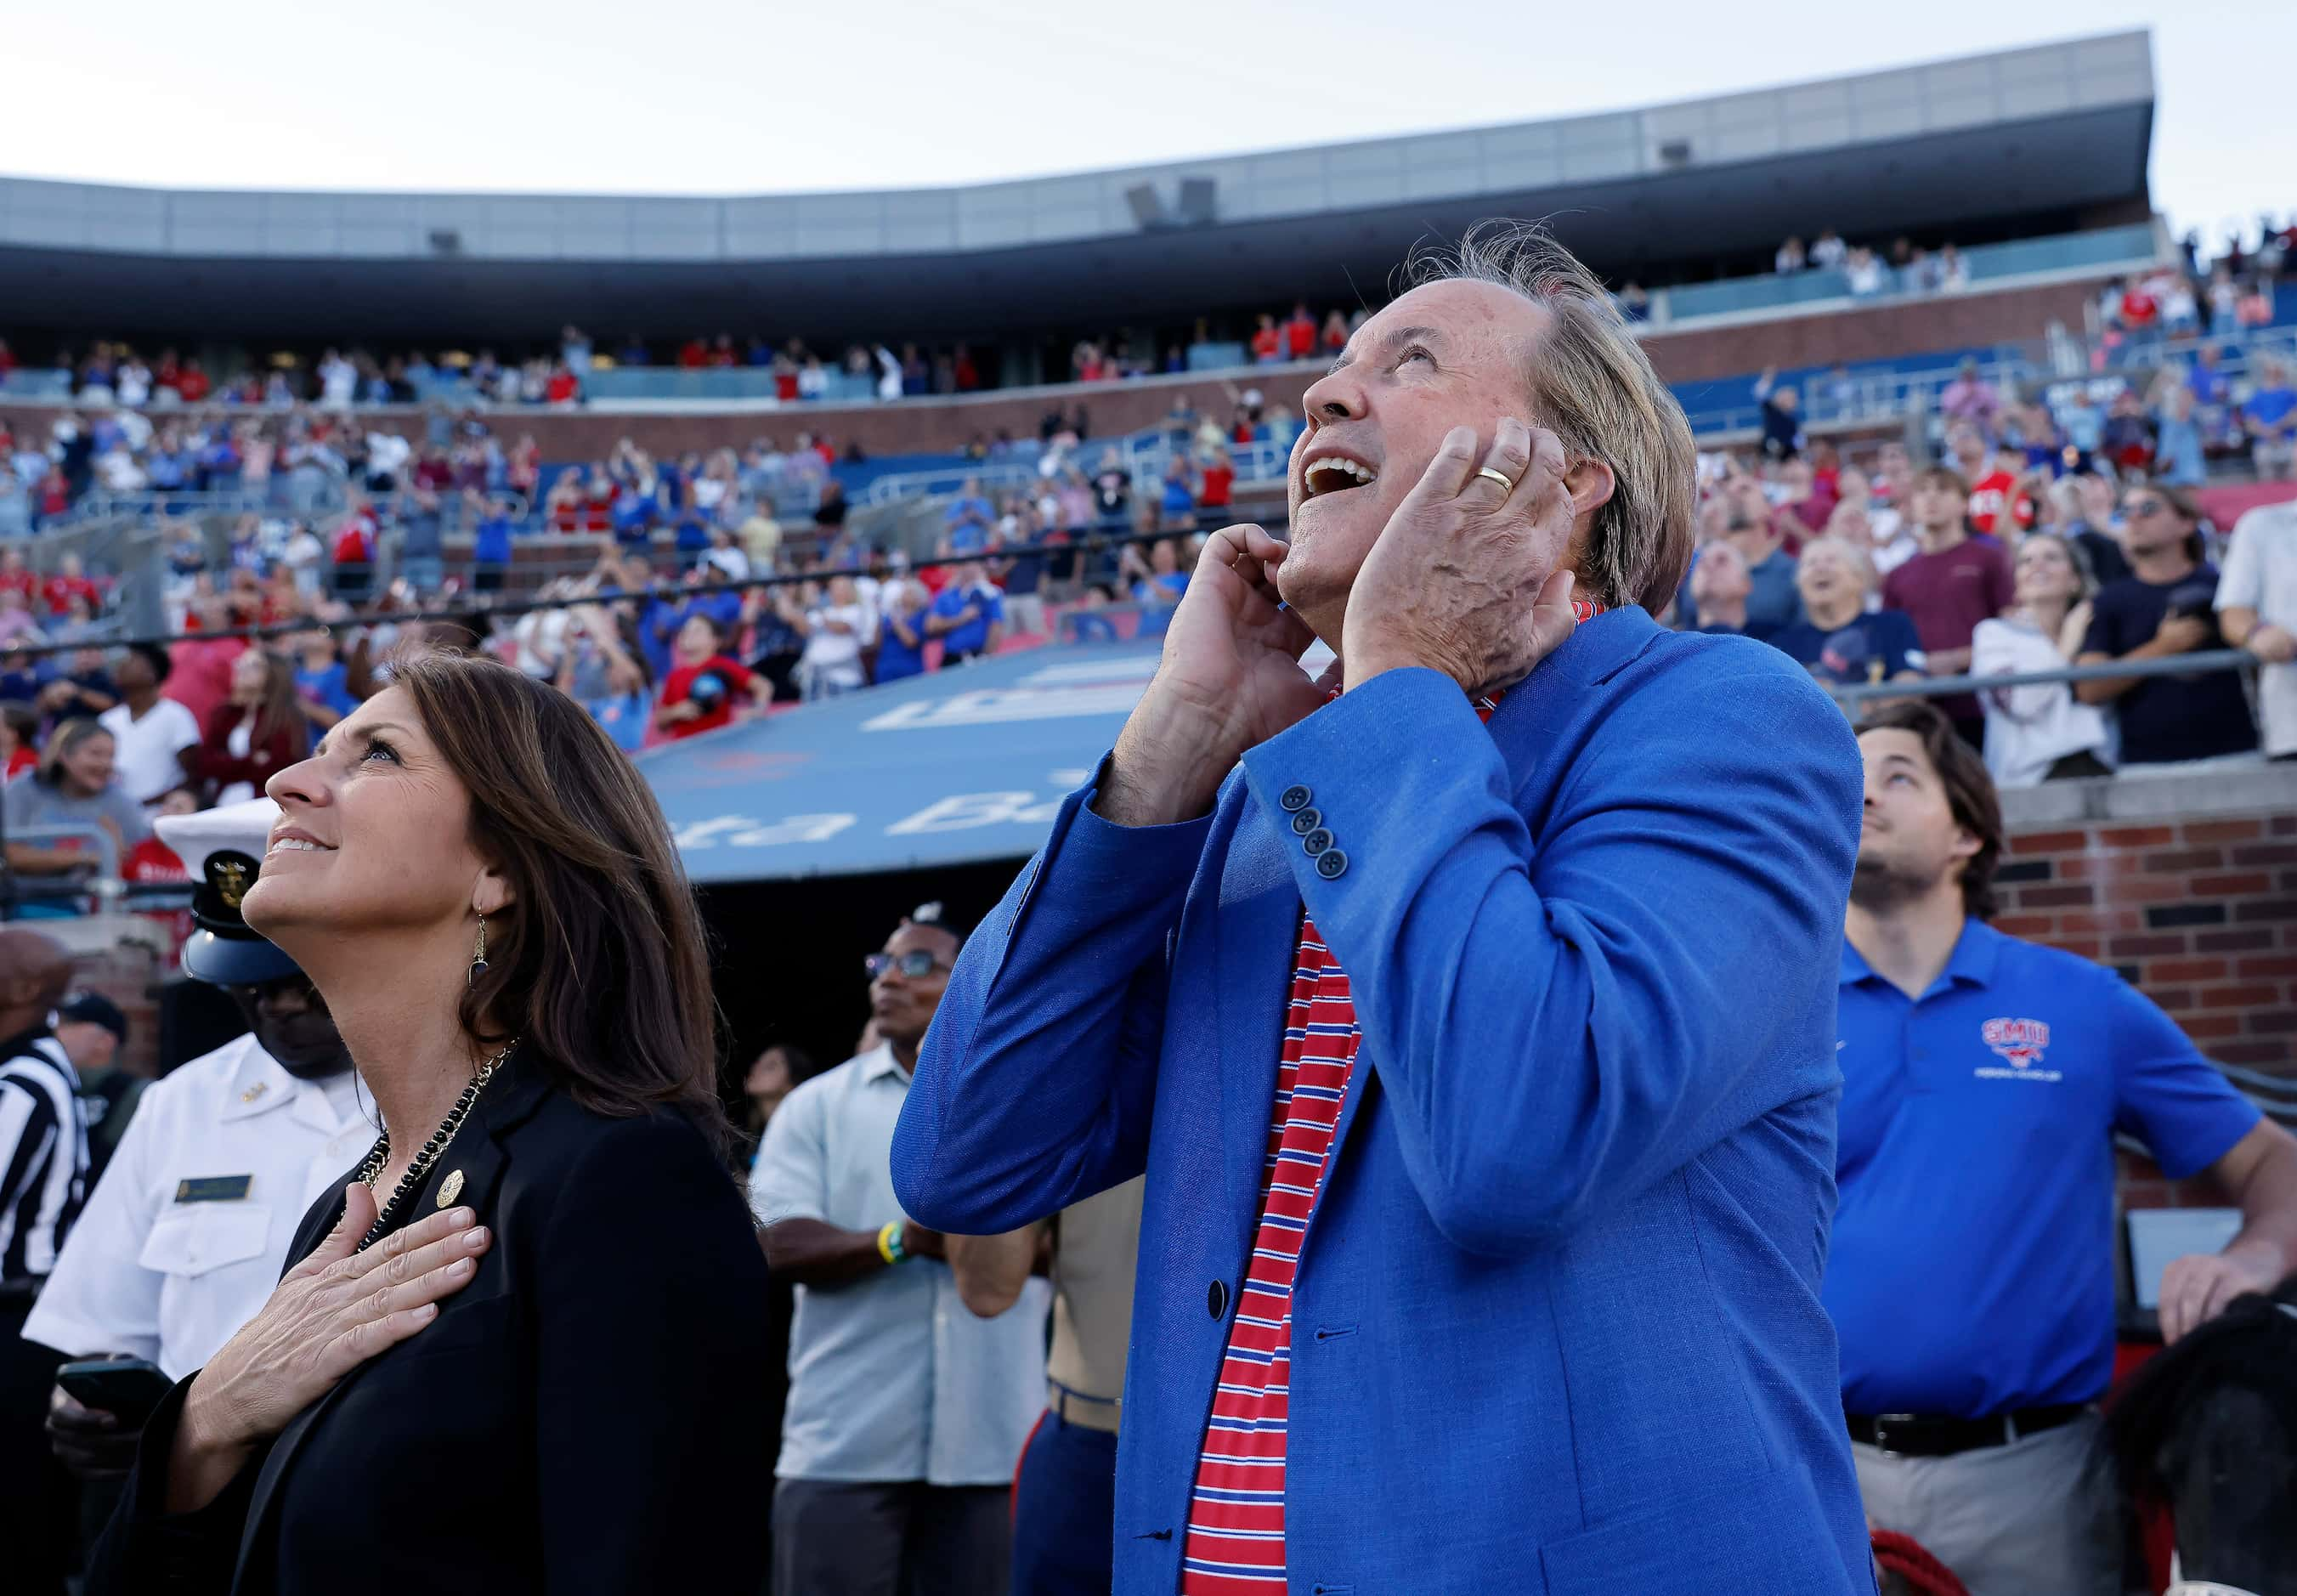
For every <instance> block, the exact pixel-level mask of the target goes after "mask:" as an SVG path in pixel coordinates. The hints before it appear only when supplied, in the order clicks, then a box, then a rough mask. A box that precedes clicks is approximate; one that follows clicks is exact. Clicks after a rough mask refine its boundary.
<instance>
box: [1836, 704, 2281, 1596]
mask: <svg viewBox="0 0 2297 1596" xmlns="http://www.w3.org/2000/svg"><path fill="white" fill-rule="evenodd" d="M1858 743H1859V748H1860V751H1861V753H1863V755H1864V756H1865V767H1866V796H1865V824H1864V826H1863V827H1862V829H1861V832H1860V835H1859V847H1858V865H1857V872H1856V873H1855V874H1854V876H1852V879H1851V888H1850V908H1849V912H1848V926H1847V939H1846V942H1845V946H1844V948H1843V950H1842V986H1841V995H1840V1008H1839V1014H1840V1037H1841V1041H1840V1054H1841V1063H1842V1075H1843V1093H1842V1105H1841V1109H1840V1115H1839V1125H1838V1138H1837V1145H1836V1181H1837V1183H1838V1185H1839V1187H1840V1197H1839V1206H1838V1208H1837V1210H1836V1213H1835V1216H1834V1239H1833V1245H1832V1249H1831V1251H1830V1252H1829V1254H1828V1258H1827V1269H1826V1278H1825V1283H1824V1290H1823V1297H1824V1302H1825V1304H1826V1308H1827V1311H1828V1312H1830V1313H1831V1314H1832V1316H1833V1319H1834V1322H1835V1327H1836V1330H1837V1332H1838V1334H1839V1336H1840V1342H1841V1357H1842V1405H1843V1410H1844V1412H1845V1413H1846V1415H1848V1419H1849V1424H1850V1430H1851V1437H1852V1442H1853V1447H1852V1451H1853V1452H1854V1454H1855V1457H1856V1460H1857V1468H1858V1485H1859V1490H1860V1492H1861V1493H1862V1494H1863V1495H1864V1496H1865V1501H1866V1512H1867V1516H1868V1518H1871V1519H1872V1520H1873V1522H1874V1523H1875V1524H1876V1525H1877V1526H1880V1527H1881V1528H1884V1529H1891V1530H1898V1531H1899V1532H1901V1533H1903V1534H1910V1535H1912V1536H1914V1538H1915V1539H1916V1540H1918V1541H1920V1542H1921V1543H1922V1544H1923V1545H1924V1546H1926V1547H1928V1548H1929V1549H1930V1551H1931V1552H1932V1553H1934V1554H1935V1555H1936V1556H1938V1557H1939V1559H1941V1560H1943V1561H1944V1562H1945V1563H1946V1564H1947V1567H1950V1568H1952V1569H1953V1570H1954V1571H1955V1574H1956V1575H1959V1576H1960V1577H1961V1579H1962V1581H1963V1583H1964V1584H1965V1585H1967V1586H1968V1587H1969V1589H1970V1590H1971V1592H1972V1596H1996V1593H1997V1592H2054V1593H2055V1592H2082V1593H2085V1596H2087V1593H2089V1592H2097V1593H2099V1596H2109V1593H2112V1592H2119V1591H2120V1588H2121V1586H2120V1580H2119V1577H2118V1575H2119V1573H2120V1556H2119V1545H2120V1543H2119V1522H2118V1519H2117V1518H2116V1516H2115V1513H2114V1511H2113V1506H2112V1501H2110V1500H2109V1499H2108V1498H2107V1497H2106V1496H2105V1495H2104V1493H2102V1492H2100V1491H2098V1490H2096V1489H2095V1488H2094V1486H2093V1485H2091V1484H2089V1483H2086V1481H2085V1477H2084V1468H2085V1466H2086V1465H2087V1462H2088V1459H2089V1449H2090V1443H2091V1439H2092V1435H2093V1432H2094V1430H2095V1425H2096V1422H2097V1421H2096V1415H2095V1411H2094V1410H2093V1409H2092V1408H2091V1407H2090V1405H2089V1404H2090V1403H2093V1402H2095V1400H2096V1399H2097V1398H2098V1397H2099V1396H2100V1395H2101V1394H2104V1390H2105V1387H2106V1383H2107V1380H2108V1378H2110V1376H2111V1375H2112V1365H2113V1337H2114V1281H2113V1153H2112V1140H2111V1139H2112V1135H2113V1133H2114V1132H2115V1131H2128V1132H2129V1133H2131V1134H2132V1135H2135V1136H2136V1137H2138V1138H2139V1139H2142V1140H2144V1142H2145V1145H2146V1146H2147V1148H2150V1149H2151V1150H2152V1152H2153V1156H2154V1159H2155V1161H2156V1162H2158V1163H2159V1164H2161V1167H2162V1169H2163V1170H2164V1171H2165V1172H2168V1173H2169V1174H2170V1175H2171V1176H2173V1177H2178V1178H2183V1177H2185V1176H2188V1175H2193V1174H2196V1173H2199V1172H2202V1171H2204V1170H2206V1171H2208V1172H2210V1173H2211V1175H2212V1176H2213V1177H2214V1178H2215V1179H2216V1180H2217V1181H2218V1182H2219V1184H2220V1185H2221V1186H2223V1187H2224V1189H2226V1191H2227V1193H2228V1194H2229V1195H2230V1196H2231V1197H2233V1198H2234V1199H2235V1200H2236V1201H2238V1202H2239V1204H2240V1205H2241V1209H2242V1213H2243V1226H2242V1230H2241V1233H2240V1234H2239V1235H2238V1236H2237V1237H2236V1238H2235V1239H2234V1241H2233V1242H2232V1244H2231V1245H2229V1246H2227V1248H2226V1250H2225V1251H2224V1252H2222V1253H2220V1254H2217V1255H2194V1256H2191V1257H2185V1258H2180V1259H2178V1260H2177V1261H2176V1262H2174V1263H2171V1264H2170V1266H2169V1270H2168V1271H2167V1272H2166V1273H2165V1274H2164V1275H2163V1277H2162V1284H2161V1328H2162V1333H2163V1335H2164V1336H2165V1337H2168V1338H2169V1339H2170V1340H2175V1339H2177V1338H2178V1337H2179V1336H2182V1335H2183V1334H2185V1332H2186V1331H2187V1330H2190V1329H2193V1328H2194V1326H2195V1325H2197V1324H2199V1323H2201V1322H2202V1320H2206V1319H2208V1318H2210V1317H2211V1316H2212V1315H2214V1314H2215V1313H2217V1312H2219V1310H2220V1309H2222V1308H2223V1307H2224V1306H2225V1305H2226V1304H2227V1301H2228V1300H2230V1299H2231V1298H2232V1297H2234V1296H2237V1295H2238V1294H2240V1293H2242V1292H2244V1291H2264V1290H2268V1289H2270V1288H2271V1287H2273V1286H2274V1285H2275V1284H2276V1282H2277V1281H2278V1280H2279V1279H2281V1278H2282V1276H2284V1275H2285V1274H2286V1273H2288V1272H2289V1271H2290V1270H2291V1269H2292V1268H2293V1267H2297V1139H2293V1138H2292V1137H2291V1136H2290V1135H2289V1133H2288V1132H2287V1131H2283V1130H2281V1129H2280V1128H2279V1127H2277V1126H2276V1125H2274V1124H2272V1123H2269V1122H2268V1121H2265V1120H2263V1119H2261V1118H2260V1116H2259V1115H2258V1112H2257V1110H2256V1109H2255V1108H2254V1107H2252V1106H2251V1105H2250V1104H2249V1102H2248V1101H2247V1100H2246V1099H2244V1098H2242V1097H2241V1096H2240V1094H2239V1093H2237V1092H2235V1090H2234V1089H2233V1088H2232V1087H2231V1086H2230V1085H2228V1084H2227V1082H2226V1079H2225V1077H2224V1076H2223V1075H2222V1074H2219V1072H2218V1071H2217V1069H2216V1068H2215V1067H2214V1066H2213V1065H2211V1064H2210V1062H2209V1061H2208V1060H2207V1059H2205V1058H2203V1057H2202V1056H2201V1055H2200V1054H2199V1053H2197V1052H2196V1051H2195V1050H2194V1045H2193V1043H2192V1042H2190V1041H2187V1040H2186V1036H2185V1033H2184V1032H2181V1031H2179V1030H2178V1027H2177V1026H2176V1025H2175V1024H2173V1023H2171V1021H2170V1020H2169V1016H2167V1015H2164V1014H2163V1013H2162V1012H2161V1010H2160V1009H2159V1008H2155V1007H2154V1006H2153V1003H2152V1002H2150V1001H2149V1000H2146V999H2145V997H2143V996H2141V995H2140V994H2139V993H2138V992H2137V991H2136V990H2134V989H2133V988H2131V987H2130V986H2129V985H2128V983H2125V982H2124V981H2122V979H2121V978H2120V976H2118V975H2115V974H2114V973H2113V972H2112V970H2109V969H2106V968H2104V967H2102V966H2099V965H2095V964H2092V963H2090V962H2089V961H2088V960H2087V959H2082V958H2075V957H2074V956H2073V955H2071V954H2069V953H2062V952H2059V951H2057V950H2054V949H2049V948H2043V947H2038V946H2036V945H2034V944H2033V943H2030V942H2019V941H2017V940H2016V939H2015V938H2013V937H2008V936H2005V935H2003V934H2001V933H2000V932H1997V931H1996V930H1994V929H1993V928H1992V927H1990V926H1988V925H1986V924H1985V919H1986V917H1988V915H1989V914H1990V913H1991V912H1992V909H1993V902H1992V893H1991V878H1992V875H1993V870H1994V865H1995V860H1996V855H1997V854H1998V853H1999V852H2000V851H2001V846H2002V815H2001V809H2000V806H1999V804H1998V803H1997V802H1996V799H1995V795H1994V788H1993V785H1992V784H1991V782H1989V781H1988V777H1987V774H1986V768H1985V766H1984V765H1983V764H1982V763H1981V762H1980V760H1979V758H1978V756H1977V755H1976V754H1975V753H1972V752H1971V750H1970V749H1969V748H1968V746H1966V745H1964V744H1963V743H1962V742H1961V741H1960V740H1959V739H1958V738H1956V737H1955V735H1954V732H1953V729H1952V728H1951V726H1950V725H1949V723H1948V722H1947V720H1946V719H1945V717H1944V716H1942V715H1940V714H1939V712H1937V711H1936V710H1934V709H1931V707H1929V706H1928V705H1924V704H1909V705H1906V706H1904V707H1902V708H1898V709H1896V710H1892V711H1889V712H1884V713H1881V714H1879V715H1877V716H1876V717H1875V718H1874V719H1873V720H1872V721H1870V722H1869V723H1868V725H1867V726H1866V727H1865V728H1864V729H1863V730H1862V731H1861V732H1860V734H1859V738H1858Z"/></svg>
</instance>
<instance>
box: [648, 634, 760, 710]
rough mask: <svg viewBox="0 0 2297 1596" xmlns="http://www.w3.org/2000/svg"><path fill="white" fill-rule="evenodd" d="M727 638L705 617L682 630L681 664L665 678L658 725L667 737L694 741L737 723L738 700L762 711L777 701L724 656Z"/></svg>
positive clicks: (755, 677) (752, 674)
mask: <svg viewBox="0 0 2297 1596" xmlns="http://www.w3.org/2000/svg"><path fill="white" fill-rule="evenodd" d="M724 647H725V633H724V632H723V631H722V630H721V629H720V627H719V625H718V623H717V622H716V621H712V619H711V618H710V617H709V616H707V615H688V616H687V618H686V624H685V625H684V626H681V627H679V629H678V663H677V664H676V665H674V666H672V667H671V672H670V674H669V676H667V677H665V678H664V679H663V684H662V702H661V703H658V704H657V705H655V712H654V723H655V726H656V727H658V728H661V730H662V731H663V733H664V734H665V735H666V736H672V737H690V736H696V735H697V734H698V733H701V732H705V731H715V730H717V729H718V728H720V727H721V726H728V725H731V724H732V723H733V720H734V710H735V695H736V694H737V693H743V694H747V695H749V698H750V702H751V703H753V704H754V705H755V706H756V707H757V708H759V709H763V708H765V707H766V705H768V704H770V703H772V702H773V701H774V687H773V684H772V683H771V682H770V681H768V680H767V679H765V678H764V677H762V676H760V675H757V674H756V673H755V672H753V671H752V670H749V668H748V667H746V666H745V665H743V664H741V663H740V662H737V661H735V660H732V659H729V658H728V657H727V656H726V654H724V653H723V652H722V650H723V649H724Z"/></svg>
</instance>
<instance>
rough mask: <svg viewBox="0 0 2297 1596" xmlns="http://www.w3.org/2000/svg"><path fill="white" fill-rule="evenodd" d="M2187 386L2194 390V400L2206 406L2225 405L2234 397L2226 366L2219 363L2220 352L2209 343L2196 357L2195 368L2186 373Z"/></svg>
mask: <svg viewBox="0 0 2297 1596" xmlns="http://www.w3.org/2000/svg"><path fill="white" fill-rule="evenodd" d="M2186 387H2188V388H2190V389H2192V390H2193V391H2194V403H2195V404H2197V405H2200V406H2202V407H2204V408H2208V407H2213V406H2219V405H2223V404H2225V403H2226V402H2227V400H2228V399H2231V398H2232V397H2233V391H2232V385H2231V384H2230V383H2227V381H2226V374H2225V367H2223V366H2219V364H2218V352H2217V350H2214V349H2211V348H2209V347H2208V346H2207V345H2204V346H2203V347H2202V350H2201V352H2200V353H2199V354H2197V355H2195V356H2194V369H2193V370H2191V371H2189V372H2187V373H2186Z"/></svg>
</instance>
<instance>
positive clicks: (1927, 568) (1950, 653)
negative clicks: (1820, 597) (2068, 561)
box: [1882, 465, 2017, 750]
mask: <svg viewBox="0 0 2297 1596" xmlns="http://www.w3.org/2000/svg"><path fill="white" fill-rule="evenodd" d="M1969 508H1970V489H1969V485H1968V484H1967V483H1965V482H1964V481H1963V479H1962V475H1961V473H1958V472H1955V471H1952V470H1949V469H1948V468H1947V467H1946V466H1943V465H1933V466H1931V468H1930V469H1929V470H1928V471H1925V472H1923V473H1921V474H1920V475H1918V476H1916V477H1915V478H1914V503H1913V504H1912V505H1911V506H1909V512H1910V514H1912V516H1913V518H1914V535H1915V537H1916V538H1917V539H1919V540H1920V542H1921V544H1922V552H1920V553H1919V554H1916V555H1914V556H1913V557H1912V558H1911V559H1909V560H1907V561H1906V564H1903V565H1900V566H1899V567H1898V569H1897V570H1895V571H1893V572H1890V574H1889V576H1888V577H1886V578H1884V579H1883V581H1882V607H1883V608H1884V609H1886V610H1904V611H1905V612H1906V613H1907V614H1909V615H1911V616H1913V617H1914V631H1915V633H1916V635H1917V636H1919V637H1920V638H1922V653H1923V656H1924V658H1923V668H1924V670H1927V671H1928V673H1929V674H1931V675H1932V676H1960V675H1963V674H1964V673H1965V672H1966V671H1968V670H1969V669H1970V645H1971V637H1972V633H1974V632H1975V631H1976V630H1977V629H1978V623H1979V622H1980V621H1991V620H1993V619H1994V618H1995V617H1996V616H1998V615H2000V614H2002V613H2004V612H2005V611H2006V610H2008V609H2009V608H2010V606H2011V605H2013V604H2015V603H2016V602H2017V583H2016V581H2015V580H2013V577H2012V575H2011V572H2010V556H2009V555H2006V554H2005V553H2003V551H2002V546H2001V545H2000V544H1998V543H1980V542H1979V541H1977V540H1976V539H1972V537H1971V535H1970V528H1969V525H1968V522H1966V520H1965V519H1964V518H1965V516H1966V515H1967V514H1968V513H1969ZM1935 702H1936V703H1937V704H1938V706H1939V709H1940V710H1941V711H1943V712H1945V713H1946V715H1947V718H1948V719H1949V720H1952V721H1953V722H1954V728H1955V731H1956V732H1957V733H1958V734H1959V735H1960V736H1961V737H1962V739H1963V740H1964V742H1966V743H1968V744H1969V745H1971V746H1972V748H1976V749H1980V750H1983V749H1984V747H1985V746H1986V712H1985V711H1984V710H1983V709H1982V708H1980V705H1979V702H1978V700H1977V699H1976V698H1975V697H1973V696H1972V695H1969V694H1967V693H1965V694H1963V695H1959V696H1956V697H1953V698H1942V699H1939V700H1936V701H1935Z"/></svg>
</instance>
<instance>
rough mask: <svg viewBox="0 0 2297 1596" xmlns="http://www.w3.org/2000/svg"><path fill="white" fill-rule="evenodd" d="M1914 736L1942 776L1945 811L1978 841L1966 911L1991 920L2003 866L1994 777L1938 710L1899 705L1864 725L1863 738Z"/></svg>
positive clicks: (1967, 876) (1965, 880)
mask: <svg viewBox="0 0 2297 1596" xmlns="http://www.w3.org/2000/svg"><path fill="white" fill-rule="evenodd" d="M1884 728H1889V729H1891V730H1895V731H1910V732H1912V733H1914V736H1917V737H1920V738H1921V739H1922V753H1923V755H1924V756H1925V757H1926V758H1928V759H1929V761H1930V762H1931V769H1933V770H1935V771H1937V772H1938V778H1939V786H1941V787H1943V788H1945V789H1946V805H1947V812H1948V813H1950V814H1952V815H1953V816H1954V823H1955V825H1956V826H1959V827H1962V828H1963V829H1964V831H1966V832H1968V833H1969V834H1970V835H1972V836H1973V837H1976V838H1977V839H1978V851H1977V852H1976V853H1973V854H1972V855H1971V856H1970V860H1969V861H1968V862H1967V863H1965V864H1964V866H1963V867H1962V909H1963V912H1964V914H1966V915H1968V916H1969V917H1971V918H1972V919H1973V920H1990V919H1992V918H1993V917H1994V915H1995V911H1996V903H1995V901H1994V869H1995V867H1996V865H1998V864H2000V863H2001V862H2002V845H2003V841H2004V837H2005V833H2004V831H2003V829H2002V800H2001V799H2000V798H1999V797H1997V796H1996V794H1995V791H1994V777H1992V776H1990V775H1989V774H1988V773H1987V769H1986V761H1984V760H1982V759H1980V758H1979V757H1978V754H1977V752H1976V751H1975V750H1973V749H1972V747H1971V745H1969V744H1967V743H1965V742H1964V741H1963V740H1962V738H1961V736H1958V735H1957V734H1956V733H1955V729H1954V722H1953V721H1951V720H1947V718H1946V716H1945V715H1944V714H1943V713H1942V712H1940V711H1939V709H1938V707H1937V706H1936V705H1935V704H1931V703H1921V702H1913V703H1907V702H1900V703H1894V704H1892V705H1891V706H1890V707H1889V708H1888V709H1882V710H1877V711H1875V712H1873V714H1871V715H1869V716H1868V717H1867V718H1866V719H1865V720H1863V721H1861V722H1859V726H1858V730H1859V732H1860V733H1861V734H1862V735H1863V734H1865V733H1866V732H1870V731H1879V730H1882V729H1884Z"/></svg>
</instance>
